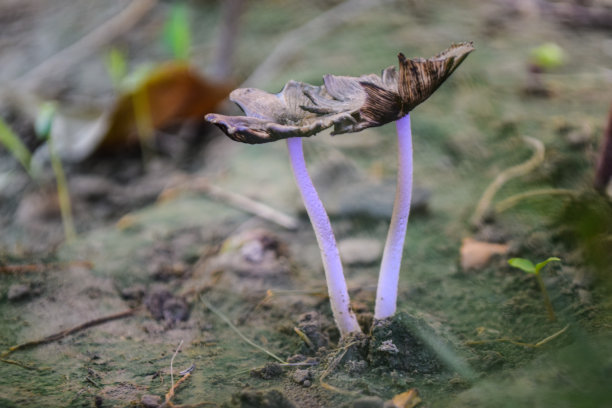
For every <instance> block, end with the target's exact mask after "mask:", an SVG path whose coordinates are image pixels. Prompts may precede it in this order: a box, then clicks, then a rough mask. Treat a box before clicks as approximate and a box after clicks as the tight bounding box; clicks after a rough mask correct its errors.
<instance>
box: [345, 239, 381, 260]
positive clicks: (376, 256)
mask: <svg viewBox="0 0 612 408" xmlns="http://www.w3.org/2000/svg"><path fill="white" fill-rule="evenodd" d="M338 249H339V250H340V255H341V256H342V260H343V261H344V263H345V264H347V265H370V264H374V263H376V262H378V261H379V260H380V257H381V256H382V251H383V244H382V243H381V242H379V241H377V240H375V239H372V238H347V239H343V240H342V241H340V242H339V243H338Z"/></svg>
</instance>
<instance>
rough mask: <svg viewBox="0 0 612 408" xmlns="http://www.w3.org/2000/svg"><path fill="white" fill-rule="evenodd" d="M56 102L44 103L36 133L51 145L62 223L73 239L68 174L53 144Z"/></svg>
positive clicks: (36, 124) (50, 152)
mask: <svg viewBox="0 0 612 408" xmlns="http://www.w3.org/2000/svg"><path fill="white" fill-rule="evenodd" d="M55 112H56V108H55V104H53V103H50V102H47V103H45V104H43V105H42V107H41V108H40V110H39V112H38V116H37V117H36V122H35V126H34V129H35V130H36V134H37V135H38V137H39V138H40V139H42V140H45V141H46V142H47V145H48V146H49V156H50V158H51V167H52V168H53V173H54V175H55V181H56V183H57V197H58V200H59V205H60V212H61V215H62V224H63V226H64V236H65V237H66V240H67V241H72V240H74V238H75V237H76V232H75V229H74V221H73V219H72V208H71V207H72V206H71V204H70V194H69V193H68V182H67V181H66V174H65V173H64V168H63V167H62V160H61V159H60V157H59V155H58V154H57V152H56V151H55V147H54V145H53V138H52V137H51V128H52V127H53V120H54V119H55Z"/></svg>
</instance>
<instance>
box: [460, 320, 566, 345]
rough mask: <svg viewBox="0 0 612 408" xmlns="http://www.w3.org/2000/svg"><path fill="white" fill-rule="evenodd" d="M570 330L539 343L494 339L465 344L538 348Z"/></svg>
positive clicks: (562, 330)
mask: <svg viewBox="0 0 612 408" xmlns="http://www.w3.org/2000/svg"><path fill="white" fill-rule="evenodd" d="M568 328H569V324H568V325H567V326H565V327H564V328H562V329H561V330H559V331H558V332H556V333H553V334H551V335H550V336H548V337H546V338H544V339H542V340H540V341H538V342H537V343H523V342H521V341H516V340H513V339H509V338H506V337H504V338H501V339H493V340H473V341H466V342H465V343H464V344H465V345H466V346H479V345H482V344H489V343H510V344H514V345H515V346H521V347H528V348H538V347H541V346H543V345H544V344H546V343H548V342H550V341H552V340H554V339H556V338H557V337H559V336H560V335H562V334H563V333H565V331H566V330H567V329H568Z"/></svg>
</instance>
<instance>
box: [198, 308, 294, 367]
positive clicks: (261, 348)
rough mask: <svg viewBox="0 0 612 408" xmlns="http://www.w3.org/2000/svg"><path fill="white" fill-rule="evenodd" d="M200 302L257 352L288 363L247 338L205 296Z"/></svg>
mask: <svg viewBox="0 0 612 408" xmlns="http://www.w3.org/2000/svg"><path fill="white" fill-rule="evenodd" d="M200 300H201V301H202V303H204V305H205V306H206V307H207V308H209V309H210V310H211V311H212V312H213V313H214V314H216V315H217V316H218V317H219V318H220V319H221V320H223V321H224V322H225V323H227V325H228V326H229V327H230V328H231V329H232V330H233V331H234V332H235V333H236V334H237V335H238V336H240V338H241V339H242V340H244V341H245V342H246V343H247V344H249V345H251V346H252V347H255V348H256V349H257V350H260V351H263V352H264V353H266V354H267V355H269V356H270V357H272V358H273V359H275V360H276V361H278V362H280V363H283V364H285V363H286V361H285V360H283V359H282V358H280V357H279V356H277V355H276V354H274V353H272V352H271V351H268V350H266V349H265V348H263V347H261V346H260V345H259V344H256V343H254V342H253V341H252V340H250V339H249V338H247V337H246V336H245V335H244V334H242V332H241V331H240V330H238V328H237V327H236V326H234V324H233V323H232V322H231V321H230V320H229V319H228V318H227V317H225V316H224V315H223V314H222V313H221V312H220V311H219V310H217V308H215V307H214V306H213V305H211V304H210V303H208V301H207V300H206V299H204V297H203V296H200Z"/></svg>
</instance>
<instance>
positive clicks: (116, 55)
mask: <svg viewBox="0 0 612 408" xmlns="http://www.w3.org/2000/svg"><path fill="white" fill-rule="evenodd" d="M106 71H107V72H108V76H109V77H110V79H111V81H112V82H113V86H114V87H115V89H122V88H123V85H124V82H125V79H126V76H127V72H128V65H127V58H126V56H125V53H124V52H123V51H122V50H120V49H119V48H116V47H112V48H111V49H110V50H109V51H108V52H107V53H106Z"/></svg>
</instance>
